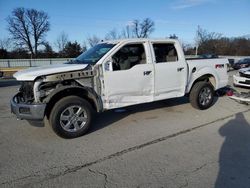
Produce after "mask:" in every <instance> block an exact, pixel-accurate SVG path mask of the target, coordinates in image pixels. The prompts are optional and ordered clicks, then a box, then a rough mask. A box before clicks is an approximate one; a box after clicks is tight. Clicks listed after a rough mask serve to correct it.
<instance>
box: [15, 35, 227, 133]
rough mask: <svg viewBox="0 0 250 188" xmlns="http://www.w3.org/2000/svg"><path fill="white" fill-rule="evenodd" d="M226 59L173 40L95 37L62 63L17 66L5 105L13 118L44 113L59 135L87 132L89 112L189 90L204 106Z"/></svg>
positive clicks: (219, 82) (223, 81)
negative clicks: (190, 52) (192, 56)
mask: <svg viewBox="0 0 250 188" xmlns="http://www.w3.org/2000/svg"><path fill="white" fill-rule="evenodd" d="M227 63H228V60H226V59H197V60H186V59H185V57H184V54H183V50H182V47H181V45H180V43H179V42H178V40H172V39H163V40H150V39H126V40H117V41H105V42H100V43H99V44H97V45H96V46H94V47H93V48H91V49H89V50H88V51H86V52H84V53H83V54H81V55H80V56H79V57H77V58H76V59H74V60H73V61H70V62H67V63H65V64H57V65H50V66H44V67H38V68H30V69H26V70H22V71H19V72H17V73H16V74H14V77H15V78H16V79H17V80H19V81H21V87H20V89H19V93H17V94H16V95H15V96H14V97H13V99H12V100H11V110H12V112H13V113H14V114H16V116H17V117H18V118H19V119H28V120H43V118H44V116H45V115H46V116H47V117H48V119H49V122H50V125H51V126H52V128H53V130H54V131H55V132H56V133H57V134H58V135H59V136H61V137H66V138H75V137H78V136H81V135H83V134H84V133H86V132H87V130H88V128H89V126H90V124H91V121H92V118H93V113H94V112H103V111H105V110H109V109H114V108H121V107H125V106H129V105H135V104H141V103H148V102H153V101H158V100H163V99H169V98H174V97H182V96H185V95H186V96H189V99H190V102H191V104H192V106H193V107H195V108H197V109H201V110H204V109H207V108H209V107H210V106H211V105H212V104H213V99H214V91H215V90H217V89H219V88H221V87H224V86H226V85H227V82H228V76H227V65H226V64H227Z"/></svg>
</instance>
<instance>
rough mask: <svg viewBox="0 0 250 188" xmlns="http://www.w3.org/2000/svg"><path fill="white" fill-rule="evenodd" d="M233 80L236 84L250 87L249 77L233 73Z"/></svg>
mask: <svg viewBox="0 0 250 188" xmlns="http://www.w3.org/2000/svg"><path fill="white" fill-rule="evenodd" d="M233 81H234V84H235V85H236V86H244V87H250V79H249V78H245V77H240V76H237V75H234V76H233Z"/></svg>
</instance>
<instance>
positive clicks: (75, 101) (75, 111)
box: [49, 96, 93, 138]
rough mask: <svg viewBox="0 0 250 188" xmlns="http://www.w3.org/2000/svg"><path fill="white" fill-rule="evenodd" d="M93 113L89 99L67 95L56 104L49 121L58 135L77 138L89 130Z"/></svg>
mask: <svg viewBox="0 0 250 188" xmlns="http://www.w3.org/2000/svg"><path fill="white" fill-rule="evenodd" d="M92 114H93V109H92V106H91V105H90V104H89V102H88V101H86V100H85V99H83V98H80V97H78V96H67V97H65V98H62V99H60V100H59V101H58V102H57V103H56V104H55V105H54V107H53V109H52V111H51V114H50V118H49V122H50V125H51V126H52V128H53V130H54V132H55V133H56V134H57V135H59V136H61V137H63V138H76V137H79V136H82V135H83V134H85V133H86V132H87V130H88V128H89V126H90V123H91V120H92Z"/></svg>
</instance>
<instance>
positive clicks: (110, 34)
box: [105, 28, 121, 40]
mask: <svg viewBox="0 0 250 188" xmlns="http://www.w3.org/2000/svg"><path fill="white" fill-rule="evenodd" d="M119 38H121V35H120V34H119V33H118V31H117V30H116V29H115V28H114V29H112V30H111V31H109V32H108V33H107V35H106V37H105V39H106V40H116V39H119Z"/></svg>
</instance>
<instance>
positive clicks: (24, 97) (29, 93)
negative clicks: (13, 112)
mask: <svg viewBox="0 0 250 188" xmlns="http://www.w3.org/2000/svg"><path fill="white" fill-rule="evenodd" d="M33 85H34V84H33V82H22V83H21V87H20V89H19V98H18V99H19V102H22V103H29V102H32V101H33V100H34V94H33Z"/></svg>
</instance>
